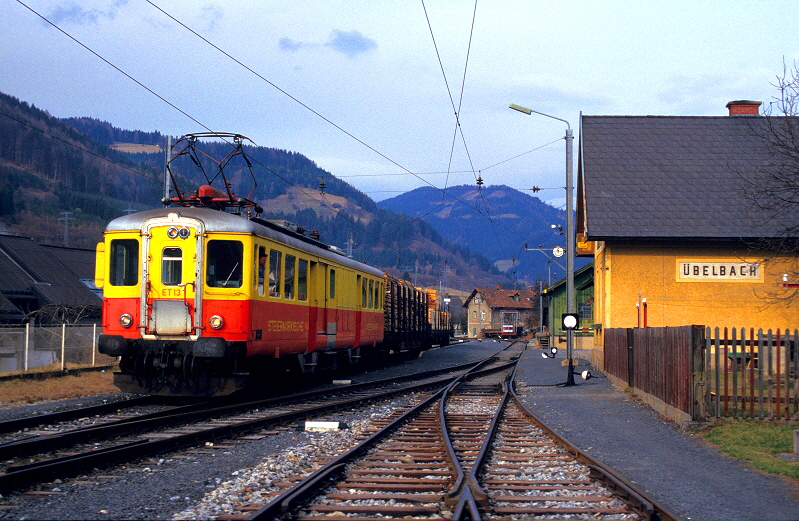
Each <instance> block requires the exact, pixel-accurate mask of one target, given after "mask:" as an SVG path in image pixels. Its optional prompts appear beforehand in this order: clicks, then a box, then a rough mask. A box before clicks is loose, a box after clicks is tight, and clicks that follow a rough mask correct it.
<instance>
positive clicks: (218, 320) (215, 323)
mask: <svg viewBox="0 0 799 521" xmlns="http://www.w3.org/2000/svg"><path fill="white" fill-rule="evenodd" d="M208 323H209V324H210V325H211V328H213V329H222V326H223V325H225V321H224V320H222V317H220V316H219V315H214V316H212V317H211V318H210V319H209V320H208Z"/></svg>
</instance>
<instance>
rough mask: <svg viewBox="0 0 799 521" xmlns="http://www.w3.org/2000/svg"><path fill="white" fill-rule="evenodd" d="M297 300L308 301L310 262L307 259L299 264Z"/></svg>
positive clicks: (301, 260)
mask: <svg viewBox="0 0 799 521" xmlns="http://www.w3.org/2000/svg"><path fill="white" fill-rule="evenodd" d="M297 299H298V300H308V261H307V260H305V259H300V262H299V263H298V264H297Z"/></svg>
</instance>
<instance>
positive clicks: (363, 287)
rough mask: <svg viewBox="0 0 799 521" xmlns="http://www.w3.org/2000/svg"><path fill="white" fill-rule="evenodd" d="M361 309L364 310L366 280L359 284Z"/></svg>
mask: <svg viewBox="0 0 799 521" xmlns="http://www.w3.org/2000/svg"><path fill="white" fill-rule="evenodd" d="M361 307H362V308H366V279H363V281H362V283H361Z"/></svg>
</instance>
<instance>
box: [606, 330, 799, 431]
mask: <svg viewBox="0 0 799 521" xmlns="http://www.w3.org/2000/svg"><path fill="white" fill-rule="evenodd" d="M604 334H605V372H606V373H607V374H608V376H609V377H611V379H613V380H615V381H616V382H617V383H619V384H622V385H626V386H629V387H630V388H632V389H633V390H634V391H635V392H636V393H639V394H641V395H642V397H644V399H645V400H646V401H647V402H648V403H650V404H651V405H653V406H654V407H655V408H656V409H658V410H660V412H663V413H665V414H667V415H669V416H672V417H675V418H676V419H678V420H681V421H687V420H694V421H706V420H707V419H709V417H711V416H714V417H717V418H720V417H732V418H755V419H760V420H765V419H769V420H781V419H786V420H787V419H792V420H799V330H793V332H790V331H789V330H788V331H782V330H779V329H778V330H776V331H775V332H772V330H768V331H765V332H764V331H763V330H762V329H760V330H757V331H755V330H754V329H749V330H746V329H732V330H727V329H724V330H719V328H715V329H713V330H711V329H710V328H706V327H704V326H682V327H666V328H633V329H607V330H605V333H604Z"/></svg>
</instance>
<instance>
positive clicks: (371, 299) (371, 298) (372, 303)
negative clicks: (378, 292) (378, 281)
mask: <svg viewBox="0 0 799 521" xmlns="http://www.w3.org/2000/svg"><path fill="white" fill-rule="evenodd" d="M374 283H375V282H374V281H373V280H370V281H369V309H374V307H375V301H374V296H373V295H374Z"/></svg>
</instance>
